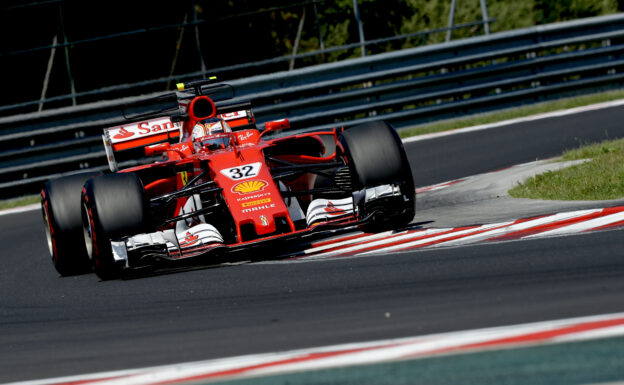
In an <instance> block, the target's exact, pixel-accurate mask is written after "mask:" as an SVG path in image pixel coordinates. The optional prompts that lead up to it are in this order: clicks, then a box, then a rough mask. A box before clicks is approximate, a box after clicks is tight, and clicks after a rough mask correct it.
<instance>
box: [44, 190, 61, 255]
mask: <svg viewBox="0 0 624 385" xmlns="http://www.w3.org/2000/svg"><path fill="white" fill-rule="evenodd" d="M41 198H43V209H44V210H45V214H46V217H47V218H48V220H47V222H48V223H47V225H48V229H49V230H50V239H51V241H52V260H53V261H54V263H55V264H56V263H58V251H57V250H56V238H55V237H54V227H53V226H52V216H51V215H50V208H49V207H48V206H49V203H48V199H47V197H46V194H45V191H44V190H41Z"/></svg>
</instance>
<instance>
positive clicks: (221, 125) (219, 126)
mask: <svg viewBox="0 0 624 385" xmlns="http://www.w3.org/2000/svg"><path fill="white" fill-rule="evenodd" d="M225 132H232V129H231V128H230V126H229V125H228V124H227V123H226V122H225V121H222V120H221V119H219V118H210V119H204V120H200V121H199V122H197V124H195V127H193V132H192V134H191V136H192V137H193V141H194V142H195V141H198V140H201V138H203V137H205V136H208V135H214V134H222V133H225Z"/></svg>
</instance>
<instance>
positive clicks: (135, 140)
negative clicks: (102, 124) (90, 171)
mask: <svg viewBox="0 0 624 385" xmlns="http://www.w3.org/2000/svg"><path fill="white" fill-rule="evenodd" d="M181 135H182V123H181V122H172V121H171V119H170V118H169V117H160V118H154V119H148V120H144V121H141V122H135V123H129V124H124V125H121V126H115V127H110V128H105V129H104V134H103V135H102V140H103V141H104V148H105V150H106V158H107V159H108V167H109V168H110V170H111V171H113V172H115V171H118V170H119V168H118V166H117V162H118V161H123V160H128V159H132V158H137V157H144V156H145V150H144V148H145V146H149V145H152V144H156V143H162V142H170V143H177V142H179V141H180V138H181Z"/></svg>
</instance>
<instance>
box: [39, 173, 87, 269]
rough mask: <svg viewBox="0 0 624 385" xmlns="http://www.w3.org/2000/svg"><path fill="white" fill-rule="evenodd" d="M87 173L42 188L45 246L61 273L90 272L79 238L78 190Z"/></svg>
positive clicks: (80, 230)
mask: <svg viewBox="0 0 624 385" xmlns="http://www.w3.org/2000/svg"><path fill="white" fill-rule="evenodd" d="M88 178H89V175H85V174H78V175H71V176H66V177H62V178H59V179H53V180H50V181H48V182H46V184H45V185H44V186H43V189H42V190H41V211H42V214H43V222H44V225H45V234H46V239H47V242H48V249H49V251H50V255H51V256H52V262H53V263H54V267H55V268H56V271H58V272H59V274H61V275H62V276H69V275H76V274H84V273H87V272H90V271H91V267H90V264H89V257H88V255H87V250H86V248H85V245H84V242H83V241H82V216H81V213H80V211H81V209H80V191H81V190H82V186H83V185H84V182H85V181H86V180H87V179H88Z"/></svg>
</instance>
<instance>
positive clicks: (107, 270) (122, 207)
mask: <svg viewBox="0 0 624 385" xmlns="http://www.w3.org/2000/svg"><path fill="white" fill-rule="evenodd" d="M147 215H148V202H147V199H146V198H145V192H144V187H143V184H142V183H141V180H140V179H139V177H138V176H136V175H135V174H132V173H120V174H109V175H104V176H100V177H95V178H92V179H89V180H88V181H87V183H85V185H84V188H83V189H82V224H83V225H82V227H83V237H84V243H85V247H86V249H87V252H88V255H89V258H90V259H91V262H92V264H93V270H94V271H95V274H97V276H98V277H100V278H101V279H102V280H109V279H115V278H118V277H119V276H120V275H121V271H122V269H123V268H124V267H125V266H126V263H125V261H123V260H116V259H115V258H114V256H113V251H112V247H111V240H115V239H121V238H122V237H124V236H131V235H135V234H138V233H142V232H144V231H145V230H146V225H147V223H148V220H147Z"/></svg>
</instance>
